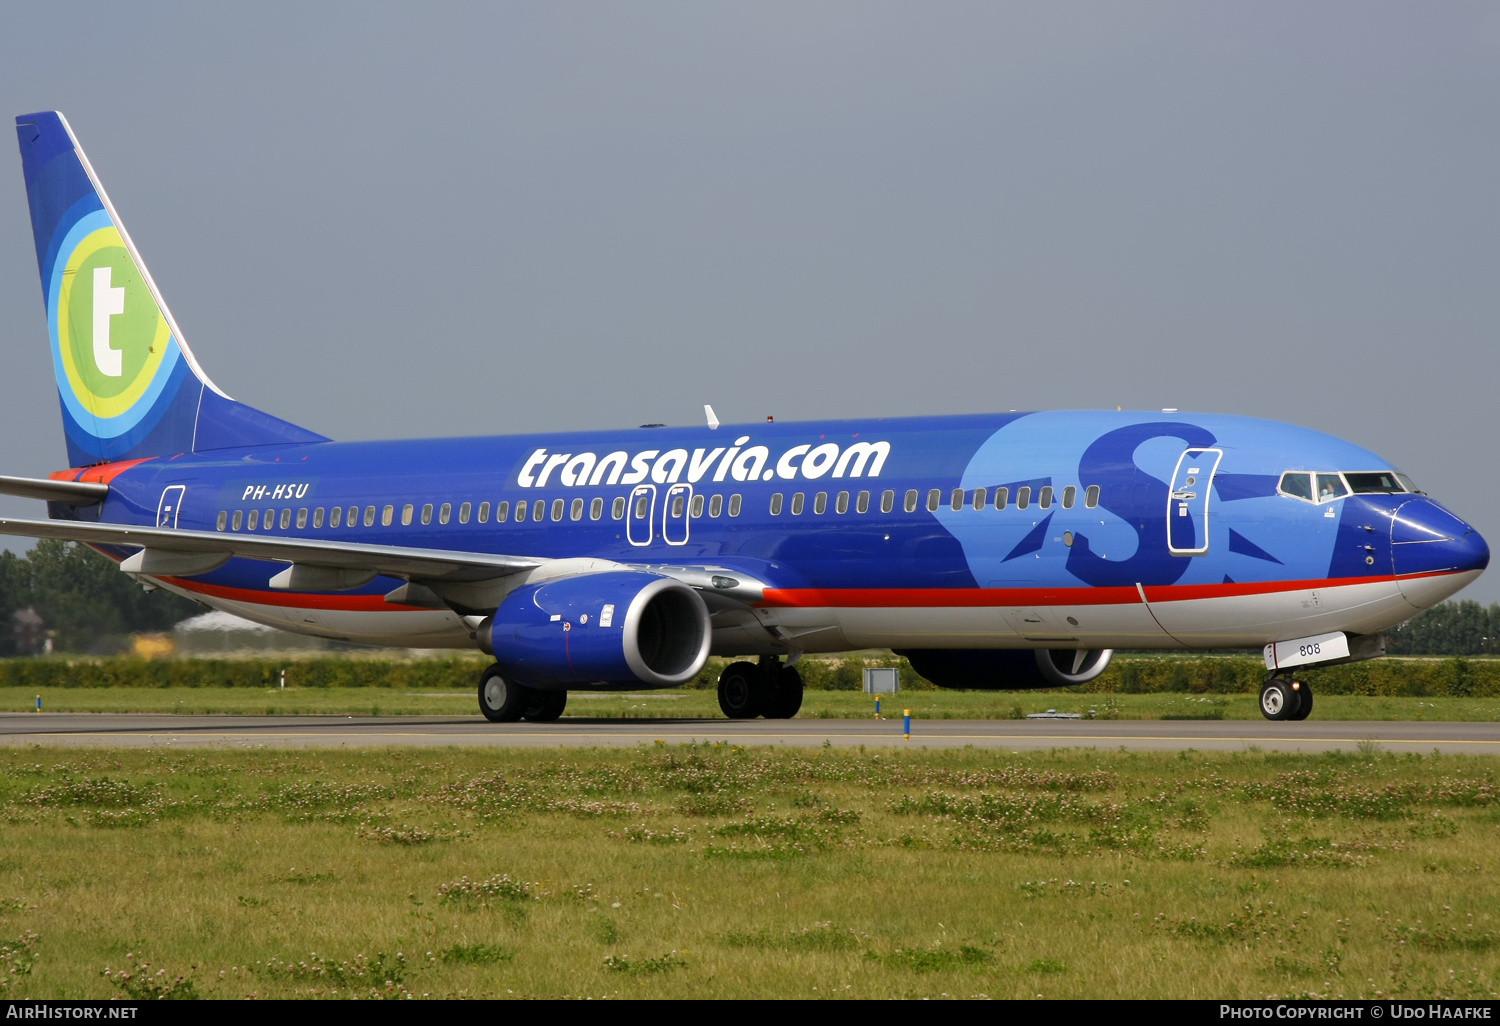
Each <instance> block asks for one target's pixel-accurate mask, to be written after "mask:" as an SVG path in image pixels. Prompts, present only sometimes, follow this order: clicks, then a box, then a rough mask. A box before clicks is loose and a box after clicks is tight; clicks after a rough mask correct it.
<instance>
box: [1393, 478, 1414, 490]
mask: <svg viewBox="0 0 1500 1026" xmlns="http://www.w3.org/2000/svg"><path fill="white" fill-rule="evenodd" d="M1396 480H1397V481H1400V482H1401V483H1402V484H1403V485H1405V486H1406V490H1407V491H1409V492H1415V491H1417V486H1416V485H1414V484H1412V483H1411V478H1409V477H1407V476H1406V475H1405V474H1397V475H1396Z"/></svg>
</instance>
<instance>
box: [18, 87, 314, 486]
mask: <svg viewBox="0 0 1500 1026" xmlns="http://www.w3.org/2000/svg"><path fill="white" fill-rule="evenodd" d="M16 133H17V135H18V136H19V137H20V142H21V167H22V170H23V171H24V172H25V175H26V195H27V198H28V199H29V200H30V201H31V229H32V233H33V234H34V235H35V237H36V259H37V265H38V266H39V267H40V269H41V273H42V299H43V301H44V302H45V303H46V306H47V328H48V332H49V334H50V335H51V336H52V366H53V372H54V374H55V376H56V378H57V391H58V395H59V397H60V398H61V400H62V415H63V427H64V428H65V430H66V432H67V440H68V460H69V463H70V464H71V465H72V466H75V467H79V466H84V465H86V464H91V463H99V462H101V461H115V460H126V459H141V458H143V457H149V456H167V455H175V454H177V453H182V452H201V451H204V450H208V449H228V448H240V447H243V446H255V445H276V444H287V443H298V442H326V441H327V440H328V439H326V438H324V437H323V436H322V435H318V434H314V433H313V432H311V431H307V430H304V429H303V428H300V427H297V426H296V425H294V424H289V423H287V422H286V421H284V420H279V419H277V418H275V417H272V416H270V415H269V414H265V413H261V412H260V411H259V410H255V409H251V408H250V407H248V406H245V405H244V404H242V403H237V402H235V401H234V400H233V399H231V398H229V397H228V396H227V395H225V394H224V393H223V392H222V391H220V390H219V389H218V388H217V387H216V386H215V385H214V383H213V382H212V381H210V380H209V379H208V375H206V374H204V373H203V369H202V368H201V367H199V366H198V361H197V360H195V359H193V354H192V352H191V351H190V350H189V349H188V347H187V343H186V342H185V341H183V338H182V332H181V331H180V330H179V329H178V327H177V322H176V321H174V320H173V319H172V313H171V311H170V310H168V309H167V304H166V303H165V302H164V301H163V300H162V298H161V293H160V292H159V291H157V288H156V283H155V282H153V281H152V280H151V275H150V273H149V272H148V271H147V270H146V265H145V264H144V263H143V262H142V261H141V257H140V254H139V253H137V252H136V249H135V245H134V244H133V243H132V242H131V241H130V235H129V234H128V233H127V232H126V231H125V226H124V225H123V224H121V223H120V217H119V215H118V214H116V213H115V208H114V207H113V206H112V205H111V204H110V202H109V197H108V196H106V195H105V194H104V187H103V186H102V185H100V184H99V178H98V176H97V175H95V174H94V169H93V168H92V167H90V166H89V162H88V158H87V157H85V156H84V155H83V150H82V149H81V148H80V147H79V145H78V140H77V139H76V138H74V136H73V130H72V129H71V128H69V127H68V123H67V121H66V120H64V119H63V116H62V115H61V114H59V113H57V112H55V111H47V112H43V113H39V114H25V115H22V116H21V117H18V118H16Z"/></svg>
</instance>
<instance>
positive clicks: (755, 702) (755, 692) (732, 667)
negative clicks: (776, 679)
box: [719, 662, 801, 720]
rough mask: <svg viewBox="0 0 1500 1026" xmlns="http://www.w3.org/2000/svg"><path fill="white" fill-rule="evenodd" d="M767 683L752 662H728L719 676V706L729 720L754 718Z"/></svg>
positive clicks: (758, 713)
mask: <svg viewBox="0 0 1500 1026" xmlns="http://www.w3.org/2000/svg"><path fill="white" fill-rule="evenodd" d="M767 683H768V682H767V680H766V673H765V671H764V670H762V669H761V668H760V667H759V666H756V665H755V664H754V663H746V662H738V663H730V664H729V665H728V666H727V667H725V668H724V672H723V673H722V674H721V675H720V676H719V708H720V709H722V710H724V715H725V716H728V717H729V718H730V719H731V720H753V719H755V717H757V716H759V715H760V713H761V707H762V704H763V702H764V700H765V698H766V694H765V693H766V691H767V690H769V689H768V687H767ZM798 683H801V682H800V680H799V681H798ZM799 704H800V703H799Z"/></svg>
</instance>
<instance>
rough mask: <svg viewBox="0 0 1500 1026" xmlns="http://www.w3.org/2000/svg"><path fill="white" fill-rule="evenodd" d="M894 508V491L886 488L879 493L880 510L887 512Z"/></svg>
mask: <svg viewBox="0 0 1500 1026" xmlns="http://www.w3.org/2000/svg"><path fill="white" fill-rule="evenodd" d="M895 508H896V493H895V492H893V491H891V490H890V489H889V488H887V489H886V490H885V491H883V492H881V493H880V512H882V513H889V512H890V511H891V510H893V509H895Z"/></svg>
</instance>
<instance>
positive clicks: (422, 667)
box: [0, 656, 1500, 698]
mask: <svg viewBox="0 0 1500 1026" xmlns="http://www.w3.org/2000/svg"><path fill="white" fill-rule="evenodd" d="M728 662H729V660H726V659H710V660H709V661H708V663H707V664H706V665H705V666H704V667H703V671H702V672H701V673H699V674H698V676H697V678H696V679H695V680H693V681H691V682H689V683H688V684H687V685H686V686H687V687H690V688H705V689H707V688H712V687H714V685H715V684H717V682H718V679H719V674H720V673H722V672H723V670H724V667H725V666H726V665H728ZM867 665H872V666H873V665H881V666H899V667H900V669H901V686H902V687H903V688H905V689H907V690H925V689H928V688H931V687H932V686H933V685H932V684H930V683H928V682H927V681H926V680H924V679H923V678H922V677H920V676H918V675H917V674H916V673H915V672H914V671H913V670H912V668H911V664H910V663H908V662H907V661H906V660H905V659H899V660H898V659H896V658H895V657H888V658H886V659H878V660H870V661H869V662H866V661H865V660H862V659H856V658H849V659H842V660H834V659H813V658H809V659H804V660H802V662H800V663H799V664H798V665H797V669H798V670H799V671H800V672H801V674H802V680H803V682H804V683H805V684H806V685H807V687H808V688H810V689H812V690H815V691H859V690H860V689H861V688H862V687H863V675H862V672H861V671H862V670H863V669H864V667H865V666H867ZM483 666H484V662H483V661H482V660H479V659H476V658H473V657H451V658H447V659H416V660H410V661H405V660H392V659H348V658H323V659H288V660H275V659H128V658H119V659H78V660H65V659H0V687H12V688H90V687H92V688H171V687H177V688H215V687H217V688H269V687H276V686H277V684H278V683H280V677H281V672H282V671H283V670H285V671H286V684H287V687H293V688H370V687H373V688H432V689H437V690H443V691H468V690H470V689H471V688H473V687H474V686H475V685H476V684H477V682H478V680H479V672H480V670H481V669H482V668H483ZM1301 676H1302V677H1303V679H1305V680H1306V681H1307V682H1308V683H1310V684H1311V685H1312V686H1313V689H1314V691H1315V692H1316V693H1318V694H1324V695H1413V696H1424V695H1454V696H1462V697H1486V698H1488V697H1496V696H1500V659H1461V658H1458V659H1394V658H1387V659H1375V660H1372V661H1370V662H1364V663H1352V664H1350V665H1347V666H1333V667H1329V668H1327V669H1322V670H1309V671H1307V672H1306V673H1304V674H1302V675H1301ZM1265 678H1266V670H1265V666H1264V664H1262V663H1261V661H1260V660H1259V659H1253V658H1248V657H1236V656H1205V657H1203V658H1199V659H1184V658H1179V657H1160V658H1153V657H1150V656H1122V657H1118V658H1116V659H1115V660H1114V661H1113V662H1112V663H1110V665H1109V668H1108V669H1107V670H1105V671H1104V673H1102V674H1100V676H1099V677H1098V678H1097V679H1095V680H1094V681H1092V682H1091V683H1089V684H1086V685H1083V687H1082V688H1081V690H1083V691H1088V692H1098V693H1110V692H1114V693H1121V694H1146V693H1152V692H1158V691H1177V692H1189V693H1195V694H1246V693H1252V692H1255V691H1257V690H1259V689H1260V686H1261V684H1262V683H1263V682H1264V681H1265Z"/></svg>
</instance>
